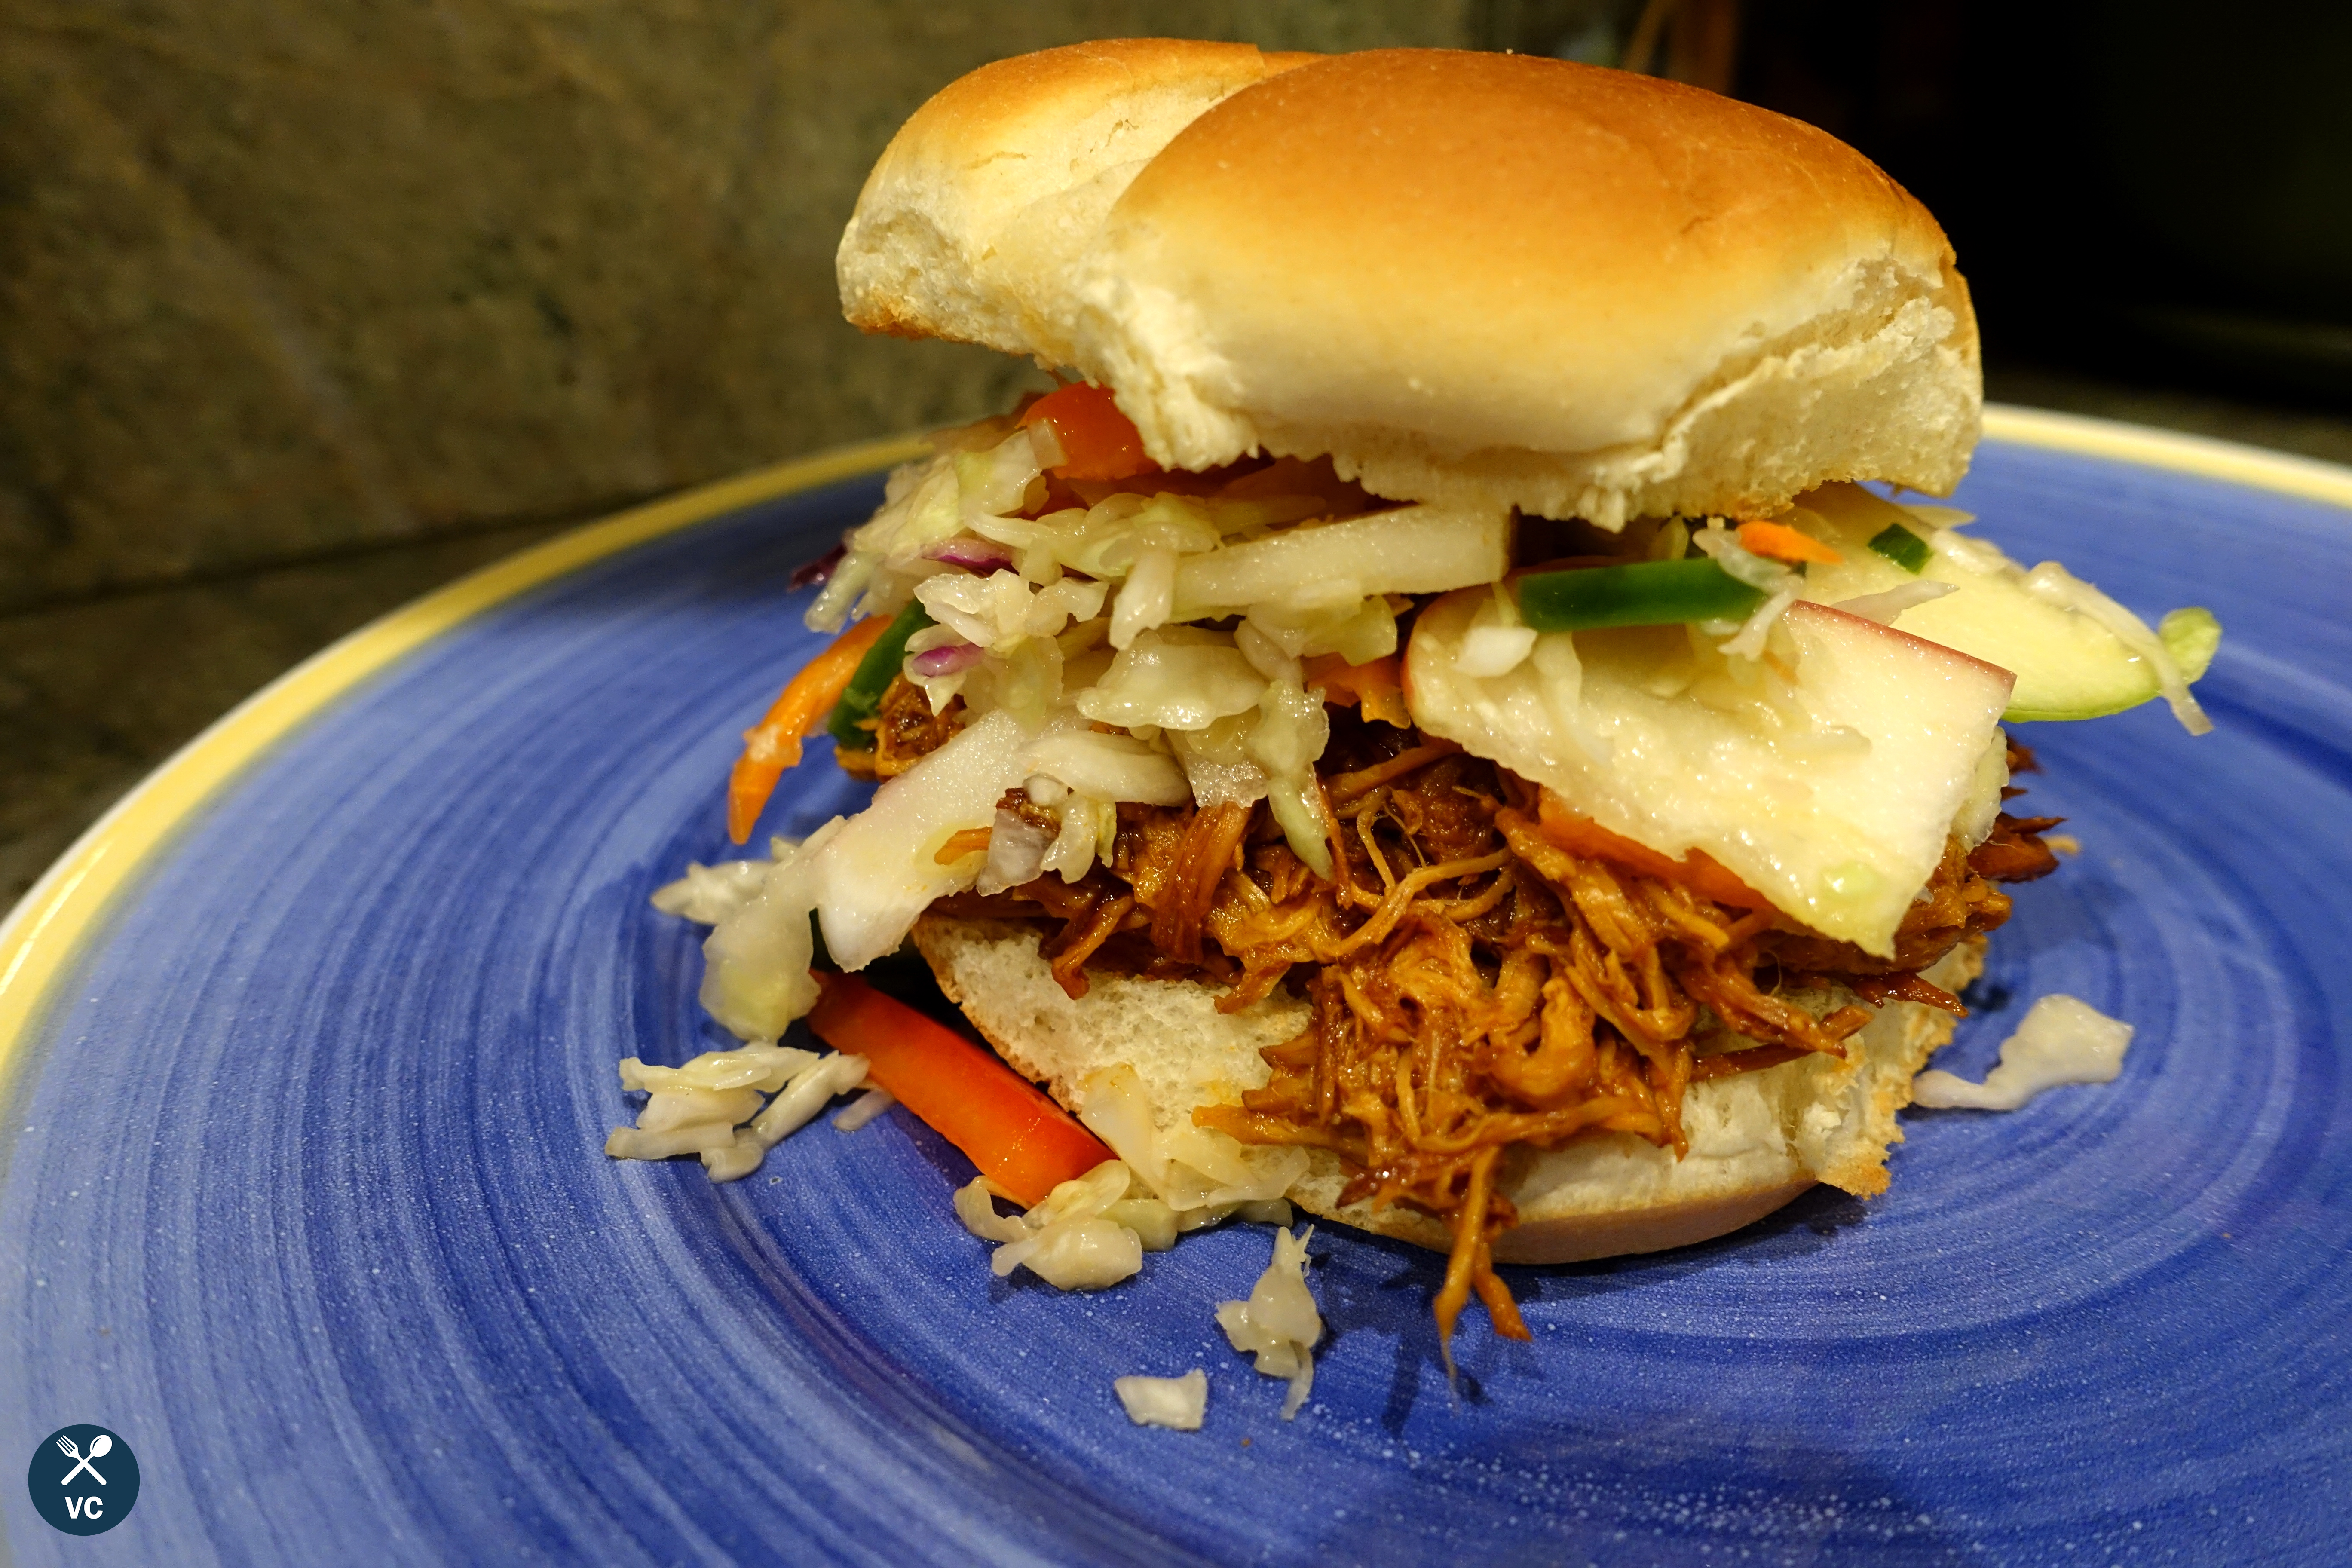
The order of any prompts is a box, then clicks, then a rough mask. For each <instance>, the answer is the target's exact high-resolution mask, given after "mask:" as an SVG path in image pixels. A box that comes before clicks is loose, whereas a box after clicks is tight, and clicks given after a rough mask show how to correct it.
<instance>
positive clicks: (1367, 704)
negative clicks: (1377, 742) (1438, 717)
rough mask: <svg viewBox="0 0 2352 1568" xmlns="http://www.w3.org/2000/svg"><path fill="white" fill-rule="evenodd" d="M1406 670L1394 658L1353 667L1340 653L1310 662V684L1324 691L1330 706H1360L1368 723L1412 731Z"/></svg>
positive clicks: (1308, 670)
mask: <svg viewBox="0 0 2352 1568" xmlns="http://www.w3.org/2000/svg"><path fill="white" fill-rule="evenodd" d="M1402 670H1403V667H1402V662H1401V661H1400V660H1399V659H1398V658H1397V656H1396V655H1394V654H1390V655H1388V656H1387V657H1386V658H1376V659H1374V660H1372V661H1371V662H1370V664H1349V662H1348V661H1347V660H1346V659H1344V658H1340V657H1339V655H1338V654H1336V653H1327V654H1324V655H1322V656H1320V657H1319V658H1310V659H1308V660H1307V685H1309V686H1319V687H1321V688H1322V689H1323V700H1324V701H1326V702H1337V703H1338V704H1339V706H1341V707H1342V708H1345V707H1348V706H1349V705H1351V704H1353V705H1359V706H1360V707H1361V708H1362V709H1363V710H1364V717H1365V718H1367V719H1378V720H1380V721H1381V722H1383V723H1387V724H1394V725H1395V726H1396V727H1397V728H1398V729H1400V730H1409V729H1411V728H1412V715H1411V714H1410V713H1408V712H1407V711H1406V710H1405V703H1404V685H1403V682H1402Z"/></svg>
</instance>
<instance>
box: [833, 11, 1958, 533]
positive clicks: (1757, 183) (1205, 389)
mask: <svg viewBox="0 0 2352 1568" xmlns="http://www.w3.org/2000/svg"><path fill="white" fill-rule="evenodd" d="M1302 60H1307V63H1300V62H1301V61H1302ZM839 268H840V278H841V286H842V299H843V303H844V308H845V311H846V313H847V314H848V317H849V319H850V320H851V321H854V322H856V324H858V325H859V326H862V327H865V328H866V329H867V330H869V331H892V332H898V333H904V334H908V335H918V336H920V335H931V336H940V337H948V338H959V339H964V340H968V341H971V342H982V343H988V344H992V345H993V346H995V347H997V348H1000V349H1003V350H1006V351H1008V352H1011V353H1024V354H1030V355H1034V356H1035V357H1036V358H1037V359H1038V360H1039V361H1040V362H1041V363H1045V364H1047V365H1049V366H1053V367H1056V368H1061V369H1066V370H1070V371H1075V372H1076V373H1078V374H1083V375H1085V376H1087V377H1088V378H1089V379H1092V380H1096V381H1098V382H1100V383H1102V384H1106V385H1108V386H1109V387H1110V388H1111V389H1112V391H1113V392H1114V393H1115V394H1116V395H1117V397H1118V404H1119V406H1120V407H1121V408H1122V409H1124V410H1125V411H1126V412H1127V413H1128V415H1129V417H1131V418H1133V419H1134V420H1135V422H1136V424H1137V426H1139V428H1140V429H1141V430H1142V432H1143V436H1144V441H1145V445H1146V446H1147V447H1148V448H1149V449H1150V452H1151V455H1152V456H1153V457H1154V458H1158V459H1159V460H1160V461H1161V462H1162V463H1165V464H1168V465H1170V466H1171V467H1177V468H1206V467H1210V466H1213V465H1215V464H1218V463H1223V462H1227V461H1231V460H1233V459H1234V458H1239V457H1241V456H1243V455H1244V454H1246V453H1249V452H1252V451H1261V450H1262V451H1266V452H1272V453H1276V454H1295V455H1299V456H1313V455H1318V454H1322V453H1329V454H1330V455H1332V456H1333V457H1334V458H1336V459H1337V461H1338V463H1339V468H1340V470H1341V471H1342V472H1343V473H1345V474H1348V475H1349V476H1351V477H1357V478H1360V479H1362V480H1363V482H1364V483H1365V484H1366V485H1367V486H1368V487H1369V488H1370V489H1373V490H1375V491H1376V492H1378V493H1381V494H1383V495H1389V496H1394V497H1400V498H1411V499H1422V500H1454V501H1460V502H1465V503H1469V504H1475V505H1512V506H1517V507H1520V508H1522V509H1523V510H1528V511H1531V512H1538V513H1542V514H1545V515H1549V516H1571V515H1573V516H1582V517H1586V518H1590V519H1591V520H1592V521H1597V522H1601V523H1602V524H1604V525H1608V526H1612V527H1613V526H1616V525H1617V524H1619V523H1621V522H1622V521H1623V520H1624V519H1626V518H1628V517H1632V516H1637V515H1643V514H1646V513H1661V512H1666V511H1673V510H1680V511H1685V512H1710V513H1712V512H1738V513H1753V512H1756V511H1760V510H1771V509H1772V508H1775V507H1777V506H1779V505H1780V504H1782V503H1784V502H1786V501H1787V500H1789V499H1790V498H1791V497H1792V496H1794V495H1796V494H1798V493H1800V492H1801V491H1802V490H1805V489H1810V488H1811V487H1812V486H1813V485H1816V484H1819V483H1822V482H1823V481H1826V480H1830V479H1890V480H1894V481H1895V482H1898V483H1901V484H1904V485H1907V486H1910V487H1912V488H1914V489H1922V490H1927V491H1932V492H1935V493H1938V494H1940V493H1943V492H1945V491H1947V490H1948V489H1950V487H1951V486H1952V485H1953V484H1954V483H1955V482H1956V481H1957V480H1958V479H1959V477H1960V475H1961V474H1962V472H1963V471H1964V470H1965V468H1966V467H1967V463H1968V457H1969V451H1970V449H1971V448H1972V447H1973V446H1974V444H1975V441H1976V437H1977V431H1978V423H1979V406H1980V402H1981V378H1980V375H1979V363H1978V353H1977V337H1976V320H1975V315H1974V313H1973V311H1972V310H1970V308H1969V297H1968V289H1967V286H1966V285H1965V283H1964V282H1963V281H1962V280H1961V279H1960V276H1959V274H1958V272H1957V271H1956V270H1955V269H1954V268H1953V263H1952V255H1951V249H1950V247H1949V246H1948V244H1947V243H1946V241H1945V238H1944V235H1943V232H1942V230H1941V229H1939V228H1938V227H1937V225H1936V222H1935V220H1934V219H1933V218H1932V217H1930V216H1928V215H1927V211H1926V209H1924V208H1923V207H1921V206H1920V205H1919V204H1918V203H1917V202H1916V201H1914V200H1913V199H1912V198H1911V197H1910V196H1909V195H1907V194H1906V193H1905V192H1904V191H1903V189H1902V188H1901V187H1900V186H1898V185H1896V184H1895V183H1894V182H1893V181H1892V180H1890V179H1888V178H1887V177H1886V176H1885V174H1881V173H1880V172H1879V171H1878V169H1876V168H1875V167H1874V166H1873V165H1872V164H1871V163H1869V161H1868V160H1866V159H1864V157H1863V156H1862V155H1861V154H1860V153H1855V152H1854V151H1853V149H1852V148H1849V147H1847V146H1846V145H1844V144H1843V142H1838V141H1837V140H1836V139H1835V138H1833V137H1831V136H1829V135H1827V134H1826V133H1824V132H1820V131H1816V130H1814V129H1812V128H1811V127H1809V126H1806V125H1802V124H1800V123H1798V122H1797V121H1791V120H1788V119H1784V118H1782V117H1781V116H1780V115H1776V114H1772V113H1770V112H1769V111H1767V110H1760V109H1756V108H1753V107H1751V106H1749V105H1746V104H1741V103H1737V102H1734V101H1731V100H1727V99H1723V98H1718V97H1717V96H1715V95H1714V94H1711V93H1707V92H1704V91H1701V90H1699V89H1695V88H1689V87H1685V86H1681V85H1679V84H1676V83H1674V82H1667V81H1661V80H1656V79H1652V78H1647V77H1637V76H1632V75H1629V74H1626V73H1624V72H1622V71H1612V70H1603V69H1600V68H1592V67H1586V66H1579V65H1574V64H1570V63H1568V62H1564V61H1559V60H1549V59H1539V58H1530V57H1526V56H1510V55H1493V54H1477V53H1468V52H1456V51H1450V50H1415V49H1391V50H1373V51H1369V52H1366V53H1363V54H1355V55H1342V56H1333V57H1328V58H1309V57H1299V56H1262V55H1259V54H1257V53H1256V51H1255V50H1251V49H1248V48H1246V47H1240V46H1222V45H1202V44H1187V43H1177V42H1171V41H1167V40H1129V41H1126V42H1123V43H1117V44H1096V45H1085V46H1079V47H1076V48H1070V49H1055V50H1048V51H1045V53H1043V54H1038V55H1031V56H1024V57H1022V58H1019V59H1014V60H1007V61H1002V62H999V63H998V64H996V65H993V66H990V67H987V68H983V69H982V70H980V71H977V72H974V73H973V74H972V75H971V76H969V77H966V78H964V79H961V81H958V82H956V83H954V84H953V85H951V86H950V87H949V88H948V89H945V90H944V91H942V92H941V93H940V95H939V96H938V97H937V98H935V99H933V100H931V101H930V102H929V103H928V104H926V105H925V106H924V107H923V108H922V109H921V110H919V111H918V112H917V113H916V115H915V116H914V118H913V119H911V120H910V121H908V123H907V125H906V127H905V128H904V129H903V130H902V131H901V132H899V134H898V139H897V140H895V141H894V142H892V143H891V144H890V147H889V149H888V151H887V152H886V153H884V154H883V157H882V160H881V162H880V163H878V164H877V165H876V167H875V170H874V173H873V174H872V175H871V177H870V178H869V179H868V180H867V182H866V188H865V191H864V193H863V195H861V196H860V198H859V201H858V206H857V212H856V216H855V217H853V219H852V220H851V222H850V226H849V228H848V231H847V232H846V233H845V235H844V236H843V238H842V244H841V250H840V256H839Z"/></svg>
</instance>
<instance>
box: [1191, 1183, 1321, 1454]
mask: <svg viewBox="0 0 2352 1568" xmlns="http://www.w3.org/2000/svg"><path fill="white" fill-rule="evenodd" d="M1314 1235H1315V1227H1314V1226H1311V1225H1310V1226H1307V1228H1306V1230H1305V1231H1303V1232H1302V1233H1300V1234H1299V1235H1297V1236H1296V1237H1294V1236H1292V1235H1291V1233H1290V1232H1289V1231H1287V1230H1279V1231H1276V1232H1275V1236H1274V1261H1273V1262H1271V1263H1269V1264H1267V1265H1266V1268H1265V1273H1263V1274H1261V1275H1259V1276H1258V1279H1257V1283H1256V1284H1255V1285H1253V1286H1252V1287H1250V1293H1249V1300H1246V1301H1221V1302H1219V1303H1218V1304H1217V1326H1218V1327H1219V1328H1221V1329H1223V1330H1224V1331H1225V1338H1226V1339H1228V1340H1230V1341H1232V1342H1233V1347H1234V1349H1235V1350H1236V1351H1239V1352H1241V1353H1242V1354H1244V1355H1248V1356H1255V1357H1256V1358H1257V1360H1256V1365H1257V1370H1258V1371H1259V1372H1260V1373H1263V1374H1264V1375H1265V1376H1267V1377H1281V1378H1287V1379H1289V1381H1290V1392H1289V1394H1287V1395H1286V1396H1285V1397H1284V1399H1283V1402H1282V1418H1283V1419H1284V1420H1285V1421H1287V1420H1289V1419H1291V1418H1292V1417H1293V1416H1295V1415H1297V1414H1298V1410H1299V1406H1301V1405H1305V1404H1306V1403H1307V1394H1308V1392H1309V1391H1310V1390H1312V1389H1313V1388H1314V1386H1315V1355H1314V1351H1315V1342H1316V1341H1317V1340H1319V1339H1321V1338H1322V1337H1323V1318H1322V1315H1321V1314H1320V1313H1318V1311H1317V1310H1315V1297H1314V1295H1313V1293H1312V1292H1310V1291H1309V1290H1308V1289H1307V1280H1306V1277H1305V1269H1306V1267H1307V1241H1308V1240H1309V1238H1311V1237H1313V1236H1314Z"/></svg>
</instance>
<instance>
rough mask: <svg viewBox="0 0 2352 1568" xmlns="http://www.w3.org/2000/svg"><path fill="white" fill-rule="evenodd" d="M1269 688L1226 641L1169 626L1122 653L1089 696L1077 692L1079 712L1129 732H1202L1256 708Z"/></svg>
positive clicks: (1086, 693) (1153, 632)
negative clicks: (1138, 729) (1146, 727)
mask: <svg viewBox="0 0 2352 1568" xmlns="http://www.w3.org/2000/svg"><path fill="white" fill-rule="evenodd" d="M1264 690H1265V678H1264V677H1262V676H1260V675H1259V674H1258V673H1257V671H1256V670H1255V669H1253V668H1250V662H1249V660H1248V659H1247V658H1244V657H1243V656H1242V653H1241V650H1240V649H1238V648H1236V647H1234V646H1233V645H1232V643H1231V642H1229V641H1228V640H1227V639H1225V638H1224V637H1221V636H1219V635H1217V634H1215V633H1213V632H1202V631H1196V630H1194V629H1192V628H1191V627H1168V628H1164V629H1162V630H1160V631H1151V632H1145V633H1143V634H1141V635H1140V636H1139V637H1137V638H1136V639H1135V641H1134V642H1133V643H1132V644H1131V645H1129V647H1127V648H1125V649H1124V650H1122V651H1121V652H1120V654H1119V655H1118V658H1114V659H1113V660H1111V664H1110V668H1109V669H1108V670H1107V671H1106V672H1105V673H1104V675H1103V677H1102V679H1100V680H1099V681H1097V682H1096V684H1095V685H1094V687H1093V688H1092V689H1088V690H1086V691H1082V692H1080V693H1078V696H1077V709H1078V711H1079V712H1081V713H1083V714H1085V715H1086V716H1087V718H1089V719H1094V720H1098V721H1101V722H1103V723H1106V724H1118V725H1120V726H1122V727H1125V728H1128V729H1133V728H1134V727H1136V726H1137V725H1139V724H1150V725H1153V726H1156V727H1158V728H1160V729H1162V730H1205V729H1207V728H1208V727H1209V726H1210V725H1211V724H1213V723H1215V722H1216V721H1218V720H1220V719H1223V718H1225V717H1227V716H1229V715H1231V714H1234V713H1246V712H1247V711H1249V710H1251V709H1252V708H1255V706H1257V701H1258V697H1259V695H1260V693H1262V692H1263V691H1264Z"/></svg>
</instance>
